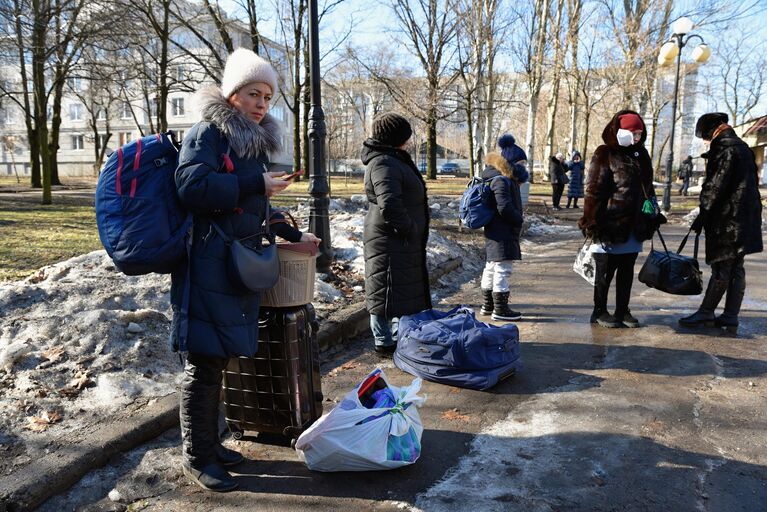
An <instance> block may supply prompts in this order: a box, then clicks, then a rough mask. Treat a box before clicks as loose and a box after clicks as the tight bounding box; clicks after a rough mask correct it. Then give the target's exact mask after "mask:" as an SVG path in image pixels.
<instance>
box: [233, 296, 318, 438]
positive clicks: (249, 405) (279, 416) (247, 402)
mask: <svg viewBox="0 0 767 512" xmlns="http://www.w3.org/2000/svg"><path fill="white" fill-rule="evenodd" d="M317 329H318V323H317V319H316V316H315V313H314V307H312V305H311V304H307V305H304V306H299V307H292V308H267V307H262V308H261V313H260V317H259V322H258V333H259V336H258V352H257V353H256V355H255V356H254V357H237V358H232V359H230V360H229V364H228V365H227V367H226V369H225V370H224V382H223V390H224V410H225V415H226V423H227V426H228V427H229V430H230V431H231V432H232V436H233V437H234V438H235V439H241V438H242V436H243V433H244V431H246V430H248V431H256V432H259V433H262V432H263V433H273V434H281V435H283V436H285V437H286V438H288V439H291V440H292V441H293V442H295V440H296V439H297V438H298V436H299V435H300V434H301V433H302V432H303V431H304V430H306V429H307V428H308V427H309V425H311V424H312V423H313V422H314V421H315V420H316V419H317V418H319V417H320V416H321V415H322V390H321V387H320V358H319V344H318V343H317Z"/></svg>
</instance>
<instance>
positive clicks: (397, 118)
mask: <svg viewBox="0 0 767 512" xmlns="http://www.w3.org/2000/svg"><path fill="white" fill-rule="evenodd" d="M411 135H413V129H412V128H411V127H410V123H408V121H407V119H405V118H404V117H402V116H401V115H399V114H395V113H394V112H386V113H384V114H379V115H377V116H376V117H375V119H373V134H372V137H373V138H374V139H375V140H377V141H378V142H380V143H381V144H383V145H385V146H391V147H394V148H398V147H400V146H401V145H403V144H404V143H406V142H407V141H408V139H410V136H411Z"/></svg>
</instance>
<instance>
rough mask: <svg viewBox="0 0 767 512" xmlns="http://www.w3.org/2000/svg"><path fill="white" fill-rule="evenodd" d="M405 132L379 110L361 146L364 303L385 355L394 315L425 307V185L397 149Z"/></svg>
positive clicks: (404, 124)
mask: <svg viewBox="0 0 767 512" xmlns="http://www.w3.org/2000/svg"><path fill="white" fill-rule="evenodd" d="M411 134H412V129H411V128H410V123H408V121H407V120H406V119H405V118H404V117H402V116H400V115H398V114H394V113H386V114H382V115H379V116H378V117H377V118H376V119H375V120H374V121H373V133H372V137H371V138H369V139H367V140H366V141H365V142H364V144H363V148H362V162H363V163H364V164H365V165H366V169H365V194H366V195H367V199H368V212H367V216H366V217H365V228H364V237H363V238H364V253H365V305H366V307H367V310H368V312H369V313H370V327H371V329H372V331H373V337H374V340H375V350H376V352H379V353H381V354H391V353H392V352H393V351H394V349H395V348H396V346H397V338H396V336H397V326H398V322H399V317H401V316H402V315H408V314H413V313H418V312H420V311H423V310H424V309H430V308H431V291H430V289H429V274H428V270H427V268H426V242H427V240H428V237H429V207H428V203H427V200H426V183H425V182H424V180H423V178H422V177H421V174H420V173H419V172H418V169H417V168H416V166H415V164H414V163H413V160H412V159H411V158H410V155H409V154H408V153H407V152H406V151H405V150H404V149H403V148H404V147H405V145H406V144H407V141H408V140H409V139H410V136H411Z"/></svg>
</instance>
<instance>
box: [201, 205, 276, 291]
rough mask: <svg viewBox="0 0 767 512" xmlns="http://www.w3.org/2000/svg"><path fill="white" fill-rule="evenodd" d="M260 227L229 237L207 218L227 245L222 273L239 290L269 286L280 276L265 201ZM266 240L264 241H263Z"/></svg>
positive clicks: (267, 207)
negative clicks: (237, 236) (226, 254)
mask: <svg viewBox="0 0 767 512" xmlns="http://www.w3.org/2000/svg"><path fill="white" fill-rule="evenodd" d="M264 219H265V221H264V224H265V226H266V228H265V230H264V231H261V232H258V233H255V234H253V235H250V236H247V237H245V238H239V239H238V238H231V237H229V236H227V234H226V233H224V230H223V229H221V227H220V226H219V225H218V224H217V223H216V222H215V221H212V220H211V225H212V226H213V229H215V230H216V232H217V233H218V236H220V237H221V239H222V240H223V241H224V243H225V244H226V245H227V247H228V248H229V255H228V256H227V262H226V273H227V276H228V277H229V281H230V282H231V283H232V285H233V286H234V287H235V288H237V289H239V290H241V291H251V292H262V291H265V290H269V289H270V288H273V287H274V285H275V284H277V280H278V279H279V278H280V259H279V257H278V256H277V243H276V240H275V237H274V233H272V232H271V229H270V222H269V202H268V201H267V202H266V215H265V216H264ZM264 242H268V243H264Z"/></svg>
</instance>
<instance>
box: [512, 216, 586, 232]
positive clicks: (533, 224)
mask: <svg viewBox="0 0 767 512" xmlns="http://www.w3.org/2000/svg"><path fill="white" fill-rule="evenodd" d="M577 231H578V229H577V228H576V227H573V225H572V224H570V223H568V224H560V223H559V221H558V220H557V219H555V218H553V217H547V216H544V215H539V214H537V213H528V214H526V215H525V229H524V231H523V234H522V235H523V236H544V235H558V234H564V233H574V232H577Z"/></svg>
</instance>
